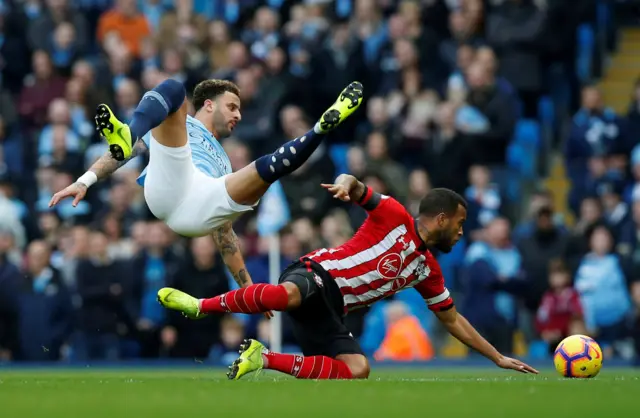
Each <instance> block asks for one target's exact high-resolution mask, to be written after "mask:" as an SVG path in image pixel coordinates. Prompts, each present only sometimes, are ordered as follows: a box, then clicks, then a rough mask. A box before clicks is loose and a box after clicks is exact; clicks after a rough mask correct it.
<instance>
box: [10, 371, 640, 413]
mask: <svg viewBox="0 0 640 418" xmlns="http://www.w3.org/2000/svg"><path fill="white" fill-rule="evenodd" d="M638 394H640V371H637V370H633V369H630V370H624V369H604V370H603V371H602V372H601V373H600V375H599V376H598V377H597V378H595V379H590V380H568V379H562V378H560V377H558V375H556V373H555V371H553V370H549V369H548V370H544V371H542V372H541V374H540V375H538V376H528V375H519V374H516V373H509V372H507V371H501V370H495V369H489V368H487V369H470V370H467V369H431V368H420V369H409V368H405V369H378V370H374V371H373V373H372V375H371V377H370V379H369V380H367V381H302V380H293V379H290V378H287V377H284V376H282V375H278V374H272V373H264V374H262V375H261V376H260V377H259V378H258V379H246V380H244V379H243V380H240V381H237V382H230V381H227V380H226V378H225V377H224V371H223V370H219V369H214V370H211V369H206V370H202V369H194V370H161V369H159V370H126V369H123V370H111V369H108V370H96V369H86V370H85V369H83V370H24V371H15V370H2V369H0V416H1V417H7V418H14V417H16V418H17V417H34V418H35V417H38V418H39V417H43V418H45V417H46V418H70V417H80V416H82V417H88V418H102V417H105V418H123V417H136V418H146V417H153V418H164V417H167V418H169V417H170V418H186V417H194V416H198V417H206V418H212V417H219V416H221V417H225V418H235V417H242V416H246V417H253V416H258V415H259V416H262V417H278V418H285V417H296V418H298V417H303V418H312V417H329V418H346V417H352V418H359V417H366V418H375V417H384V418H394V417H396V416H397V417H398V418H409V417H421V418H425V417H434V416H445V417H487V418H496V417H515V416H521V417H536V418H550V417H562V418H567V417H574V416H575V417H581V418H588V417H598V418H601V417H609V416H614V415H622V416H637V415H636V414H637V408H638V405H639V404H640V403H639V401H638V398H637V396H638Z"/></svg>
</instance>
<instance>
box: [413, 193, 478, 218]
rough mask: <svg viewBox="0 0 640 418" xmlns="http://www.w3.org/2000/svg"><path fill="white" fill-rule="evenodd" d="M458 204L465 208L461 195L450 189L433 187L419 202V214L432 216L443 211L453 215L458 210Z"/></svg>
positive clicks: (465, 202) (465, 204) (465, 203)
mask: <svg viewBox="0 0 640 418" xmlns="http://www.w3.org/2000/svg"><path fill="white" fill-rule="evenodd" d="M458 206H462V207H463V208H465V209H466V208H467V201H466V200H464V198H463V197H462V196H460V195H459V194H458V193H456V192H454V191H453V190H450V189H445V188H435V189H431V191H430V192H429V193H427V195H426V196H425V197H424V198H423V199H422V201H421V202H420V215H423V216H430V217H433V216H437V215H438V214H440V213H444V214H445V215H447V216H453V215H455V214H456V212H457V211H458Z"/></svg>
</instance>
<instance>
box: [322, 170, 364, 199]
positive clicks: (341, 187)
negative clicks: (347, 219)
mask: <svg viewBox="0 0 640 418" xmlns="http://www.w3.org/2000/svg"><path fill="white" fill-rule="evenodd" d="M321 186H322V187H324V188H325V189H327V190H328V191H329V192H330V193H331V194H332V195H333V198H334V199H340V200H342V201H343V202H356V203H357V202H359V201H361V200H362V198H363V197H364V194H365V192H366V187H365V185H364V183H362V182H361V181H360V180H358V179H357V178H356V177H354V176H352V175H350V174H340V175H339V176H338V178H336V181H335V182H334V183H333V184H321Z"/></svg>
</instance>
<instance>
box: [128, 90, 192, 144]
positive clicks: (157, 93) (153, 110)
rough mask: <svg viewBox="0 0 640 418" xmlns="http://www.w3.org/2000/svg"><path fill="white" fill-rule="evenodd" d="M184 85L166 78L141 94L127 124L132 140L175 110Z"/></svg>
mask: <svg viewBox="0 0 640 418" xmlns="http://www.w3.org/2000/svg"><path fill="white" fill-rule="evenodd" d="M185 97H186V92H185V90H184V85H183V84H182V83H181V82H179V81H176V80H172V79H167V80H165V81H163V82H162V83H160V84H158V85H157V86H155V87H154V88H153V90H151V91H148V92H146V93H145V94H144V96H142V100H140V103H138V107H136V110H135V111H134V112H133V118H132V119H131V123H130V124H129V129H131V136H132V137H133V139H134V141H135V140H136V139H138V138H142V137H143V136H145V135H146V133H147V132H149V131H150V130H151V129H153V128H155V127H156V126H158V125H160V124H161V123H162V121H163V120H165V119H166V118H167V116H168V115H170V114H172V113H174V112H177V111H178V109H180V106H182V103H183V102H184V98H185Z"/></svg>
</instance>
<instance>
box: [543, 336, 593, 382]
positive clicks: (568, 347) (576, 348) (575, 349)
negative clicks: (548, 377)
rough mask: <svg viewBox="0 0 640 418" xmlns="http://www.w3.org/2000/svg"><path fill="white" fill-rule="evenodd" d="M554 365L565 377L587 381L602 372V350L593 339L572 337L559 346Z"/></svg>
mask: <svg viewBox="0 0 640 418" xmlns="http://www.w3.org/2000/svg"><path fill="white" fill-rule="evenodd" d="M553 363H554V364H555V366H556V370H557V371H558V373H560V374H561V375H562V376H564V377H573V378H581V379H587V378H590V377H594V376H595V375H597V374H598V372H600V368H601V367H602V350H601V349H600V346H599V345H598V343H597V342H595V340H594V339H593V338H591V337H587V336H585V335H572V336H570V337H567V338H565V339H564V340H562V341H561V342H560V344H558V347H557V348H556V352H555V353H554V355H553Z"/></svg>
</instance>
